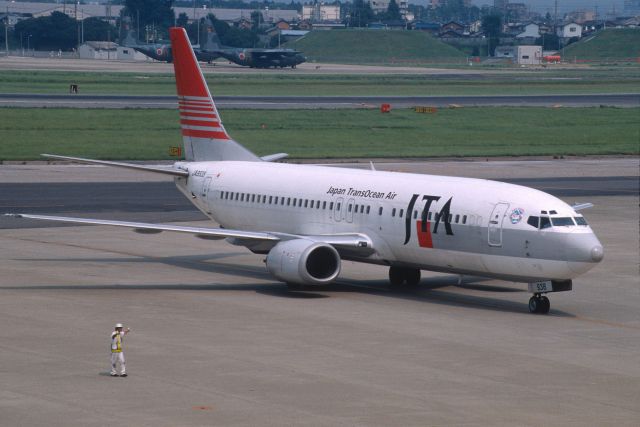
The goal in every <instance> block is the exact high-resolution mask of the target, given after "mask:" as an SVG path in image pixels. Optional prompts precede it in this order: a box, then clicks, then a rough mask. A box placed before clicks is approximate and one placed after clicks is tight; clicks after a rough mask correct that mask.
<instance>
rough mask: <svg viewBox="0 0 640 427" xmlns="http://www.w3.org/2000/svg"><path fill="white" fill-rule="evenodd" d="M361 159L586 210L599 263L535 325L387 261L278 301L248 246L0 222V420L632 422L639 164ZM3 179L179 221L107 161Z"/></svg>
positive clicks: (21, 193)
mask: <svg viewBox="0 0 640 427" xmlns="http://www.w3.org/2000/svg"><path fill="white" fill-rule="evenodd" d="M362 166H365V165H362ZM376 167H377V168H378V169H382V168H387V169H392V170H412V171H415V170H421V171H429V172H431V173H440V172H442V171H445V172H447V173H449V174H452V175H465V176H468V175H471V176H477V177H484V178H488V177H496V178H500V179H503V180H510V181H511V182H516V183H521V184H525V185H534V186H539V187H540V188H545V189H547V190H548V191H552V192H555V194H560V195H561V194H565V195H564V196H562V198H563V199H564V200H565V201H567V202H569V203H573V202H576V201H589V202H592V203H594V205H595V207H593V208H591V209H587V210H585V211H583V213H584V214H585V216H586V218H587V220H588V221H589V223H590V224H591V226H592V227H593V229H594V231H595V232H596V234H597V235H598V237H599V238H600V240H601V241H602V243H603V245H604V248H605V259H604V261H603V262H602V263H601V264H600V265H598V266H597V267H596V268H594V269H593V270H592V271H590V272H588V273H587V274H585V275H583V276H581V277H579V278H577V279H576V280H575V281H574V290H573V291H572V292H565V293H558V294H552V295H551V301H552V309H551V313H550V314H549V315H548V316H536V315H531V314H529V313H528V310H527V305H526V304H527V300H528V298H529V295H528V294H527V293H526V291H525V287H524V286H523V285H521V284H513V283H510V282H503V281H497V280H486V279H482V278H476V277H465V278H464V279H463V282H462V284H461V285H457V280H458V277H456V276H450V275H443V274H437V273H429V272H424V274H423V277H424V278H423V280H422V282H421V286H420V288H419V289H417V290H416V291H413V292H392V291H389V290H388V289H387V287H386V274H387V271H386V269H384V268H382V267H378V266H369V265H364V264H354V263H350V262H345V263H344V265H343V271H342V274H341V278H340V279H339V280H338V282H337V283H336V284H334V285H331V286H327V287H322V288H316V289H311V290H308V291H304V292H289V291H287V289H286V287H285V286H284V285H283V284H281V283H279V282H277V281H275V280H273V279H272V278H271V277H270V276H269V275H268V273H267V272H266V270H265V267H264V264H263V262H262V260H263V257H261V256H257V255H254V254H251V253H250V252H249V251H247V250H245V249H244V248H242V247H237V246H233V245H230V244H228V243H226V242H225V241H210V240H206V241H205V240H201V239H197V238H194V237H192V236H188V235H176V234H170V233H162V234H158V235H139V234H135V233H133V232H131V231H130V230H122V229H114V228H110V227H102V226H83V227H76V226H71V227H45V228H5V229H1V230H0V323H2V325H3V328H2V329H1V330H0V350H1V351H0V366H1V367H2V368H0V381H2V385H3V386H2V390H1V391H0V408H1V409H0V414H1V417H2V421H3V424H6V425H19V424H20V425H22V424H23V425H47V426H54V427H56V426H89V427H92V426H104V425H105V424H109V423H111V421H110V420H112V419H114V418H113V417H114V414H117V417H116V418H121V419H125V420H127V421H126V422H127V424H131V425H136V426H160V427H162V426H175V425H181V426H202V425H230V426H245V425H264V426H281V425H304V426H390V425H394V426H395V425H403V426H425V425H442V426H460V425H498V426H511V425H519V426H539V425H594V426H595V425H618V426H635V425H637V420H638V418H639V417H640V410H639V409H638V408H639V407H640V365H639V364H638V354H640V314H639V312H638V306H640V294H639V293H638V259H640V253H639V248H638V235H639V233H640V230H639V229H638V217H639V215H640V211H639V207H638V201H639V198H638V184H637V182H638V159H637V157H636V158H630V157H627V158H604V159H594V158H586V159H574V160H560V159H558V160H539V161H515V160H496V161H488V162H485V161H466V160H465V161H435V162H429V161H421V162H402V161H393V162H388V163H386V162H385V163H382V162H379V163H376ZM133 176H140V177H141V178H140V180H138V181H135V178H132V177H133ZM134 181H135V182H136V186H132V184H129V183H131V182H134ZM47 183H49V184H47ZM0 184H1V186H0V200H1V201H0V209H2V210H4V209H6V208H8V207H9V204H13V205H15V206H11V207H12V208H13V207H18V208H21V207H30V208H33V209H36V210H42V211H44V210H45V209H58V210H59V211H58V212H63V211H66V212H69V211H73V212H77V213H79V214H80V213H82V214H84V215H86V216H95V215H105V216H109V217H113V216H114V215H115V216H119V215H122V216H132V215H133V216H136V215H140V216H146V218H147V219H149V220H151V218H152V217H154V216H156V215H157V214H154V212H149V209H157V208H162V207H163V206H164V207H166V210H165V211H164V212H165V214H167V215H177V216H179V215H183V214H185V213H186V212H193V211H192V210H185V209H186V206H187V205H179V206H178V205H170V204H169V206H167V202H171V201H172V200H174V199H173V195H171V194H168V193H169V187H170V186H171V185H172V184H171V182H170V180H167V179H166V177H157V175H151V174H143V175H140V174H134V172H131V171H121V170H118V169H112V168H102V167H94V166H66V165H51V166H48V165H45V164H40V165H38V164H32V165H24V166H21V165H10V166H8V165H0ZM575 190H580V191H581V193H580V194H573V195H571V194H572V193H571V191H575ZM603 194H609V195H603ZM131 198H133V199H134V200H131ZM187 203H188V202H187ZM57 204H61V206H58V205H57ZM14 221H18V220H16V219H14ZM183 224H184V223H183ZM189 224H197V225H201V226H206V225H210V224H211V223H210V222H201V221H190V222H189ZM4 225H5V226H6V225H7V224H6V223H5V224H4ZM116 322H124V323H125V324H126V325H127V326H130V327H131V328H132V329H133V332H132V333H131V334H130V335H128V336H127V338H126V339H125V353H126V356H127V368H128V371H129V374H130V376H129V377H128V378H110V377H109V376H108V374H107V370H108V363H109V353H108V344H109V333H110V331H111V330H112V328H113V324H114V323H116Z"/></svg>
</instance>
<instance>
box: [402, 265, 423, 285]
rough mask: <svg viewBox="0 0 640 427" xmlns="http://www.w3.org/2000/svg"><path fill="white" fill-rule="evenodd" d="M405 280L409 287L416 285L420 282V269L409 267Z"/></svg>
mask: <svg viewBox="0 0 640 427" xmlns="http://www.w3.org/2000/svg"><path fill="white" fill-rule="evenodd" d="M405 280H406V282H407V286H408V287H412V288H413V287H416V286H418V284H419V283H420V270H418V269H417V268H407V269H406V270H405Z"/></svg>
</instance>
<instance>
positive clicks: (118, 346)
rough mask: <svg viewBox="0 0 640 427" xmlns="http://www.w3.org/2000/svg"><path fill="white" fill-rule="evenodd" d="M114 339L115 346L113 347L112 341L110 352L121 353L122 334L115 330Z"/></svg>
mask: <svg viewBox="0 0 640 427" xmlns="http://www.w3.org/2000/svg"><path fill="white" fill-rule="evenodd" d="M115 340H116V348H113V343H112V344H111V353H122V336H121V335H120V334H119V333H117V332H116V336H115Z"/></svg>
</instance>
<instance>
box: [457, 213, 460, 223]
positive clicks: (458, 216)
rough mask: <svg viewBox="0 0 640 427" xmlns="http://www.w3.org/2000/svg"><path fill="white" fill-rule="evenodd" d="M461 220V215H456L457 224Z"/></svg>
mask: <svg viewBox="0 0 640 427" xmlns="http://www.w3.org/2000/svg"><path fill="white" fill-rule="evenodd" d="M459 222H460V215H456V224H457V223H459Z"/></svg>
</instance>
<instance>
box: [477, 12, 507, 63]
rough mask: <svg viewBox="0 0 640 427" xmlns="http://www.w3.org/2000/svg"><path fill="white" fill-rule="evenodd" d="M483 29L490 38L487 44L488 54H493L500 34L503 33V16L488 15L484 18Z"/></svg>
mask: <svg viewBox="0 0 640 427" xmlns="http://www.w3.org/2000/svg"><path fill="white" fill-rule="evenodd" d="M482 31H484V34H485V36H486V37H487V38H488V39H489V40H488V44H487V49H488V52H487V56H493V55H492V53H493V52H494V50H495V48H496V46H498V43H499V42H500V34H502V16H500V15H486V16H484V17H483V18H482Z"/></svg>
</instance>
